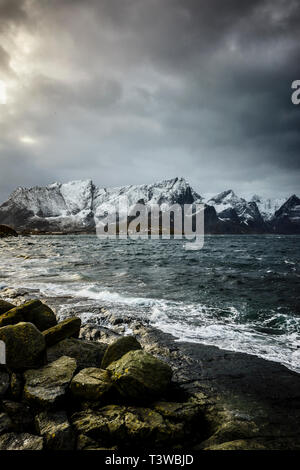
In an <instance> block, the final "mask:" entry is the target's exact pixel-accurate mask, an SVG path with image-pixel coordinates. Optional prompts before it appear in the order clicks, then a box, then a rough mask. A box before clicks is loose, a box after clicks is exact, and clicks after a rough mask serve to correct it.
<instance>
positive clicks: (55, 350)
mask: <svg viewBox="0 0 300 470" xmlns="http://www.w3.org/2000/svg"><path fill="white" fill-rule="evenodd" d="M106 348H107V345H106V344H104V343H96V342H95V343H93V342H91V341H84V340H81V339H76V338H67V339H64V340H62V341H60V342H59V343H57V344H54V345H53V346H51V347H49V348H48V349H47V361H48V362H52V361H55V360H56V359H58V358H59V357H61V356H69V357H73V358H74V359H76V362H77V368H78V371H79V370H82V369H86V368H87V367H100V364H101V361H102V358H103V355H104V353H105V351H106Z"/></svg>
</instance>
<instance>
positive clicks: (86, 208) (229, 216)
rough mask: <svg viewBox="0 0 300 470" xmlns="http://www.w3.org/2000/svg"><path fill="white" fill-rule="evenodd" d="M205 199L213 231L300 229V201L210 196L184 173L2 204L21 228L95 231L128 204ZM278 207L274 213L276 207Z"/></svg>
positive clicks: (36, 192) (40, 190) (84, 184)
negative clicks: (201, 192)
mask: <svg viewBox="0 0 300 470" xmlns="http://www.w3.org/2000/svg"><path fill="white" fill-rule="evenodd" d="M193 203H194V204H196V203H199V204H200V203H205V229H206V232H207V233H272V232H273V233H274V232H275V233H299V232H300V201H299V198H298V197H297V196H295V195H294V196H292V197H290V198H289V199H288V200H287V201H284V200H279V199H277V200H274V201H272V200H263V199H262V198H260V197H259V196H257V195H255V196H253V198H252V199H251V200H250V201H246V200H245V199H243V198H240V197H238V196H237V195H236V194H235V193H234V192H233V191H232V190H227V191H224V192H222V193H220V194H217V195H216V196H214V197H211V198H209V199H205V198H204V197H202V196H200V195H199V194H197V193H196V192H195V191H194V190H193V188H192V187H191V186H190V185H189V184H188V183H187V182H186V181H185V179H184V178H174V179H171V180H165V181H161V182H158V183H154V184H149V185H136V186H132V185H130V186H123V187H118V188H99V187H96V186H95V185H94V184H93V182H92V181H91V180H85V181H71V182H69V183H65V184H60V183H54V184H50V185H48V186H45V187H39V186H35V187H33V188H18V189H16V190H15V191H14V192H13V193H12V194H11V196H10V197H9V199H8V200H7V201H6V202H4V203H3V204H2V205H1V206H0V223H1V224H6V225H9V226H11V227H13V228H15V229H16V230H18V231H23V230H25V231H37V232H63V233H74V232H76V233H77V232H78V233H80V232H81V233H85V232H87V233H93V232H95V230H96V224H97V223H98V222H99V221H100V220H102V219H103V218H104V217H105V216H106V215H107V214H110V213H112V212H113V211H115V210H116V209H117V212H119V214H120V218H122V217H123V216H124V215H125V214H126V210H127V204H128V206H129V207H130V206H134V205H136V204H144V205H145V206H147V207H148V208H150V207H151V206H152V205H153V204H158V205H159V206H160V207H161V210H162V211H164V210H166V209H167V208H168V207H169V206H171V205H173V204H180V205H183V204H193ZM273 211H274V212H273Z"/></svg>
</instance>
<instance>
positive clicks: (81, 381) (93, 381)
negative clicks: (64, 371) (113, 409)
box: [70, 367, 112, 401]
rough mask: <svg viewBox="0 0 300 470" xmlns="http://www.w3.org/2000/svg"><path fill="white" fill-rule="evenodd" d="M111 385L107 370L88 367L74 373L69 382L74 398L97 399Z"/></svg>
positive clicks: (105, 392) (107, 390)
mask: <svg viewBox="0 0 300 470" xmlns="http://www.w3.org/2000/svg"><path fill="white" fill-rule="evenodd" d="M111 387H112V382H111V380H110V374H109V373H108V371H107V370H103V369H98V368H96V367H89V368H87V369H83V370H81V371H80V372H79V374H77V375H75V377H74V378H73V380H72V382H71V386H70V389H71V392H72V394H73V395H74V396H75V397H76V398H80V399H82V400H84V401H85V400H87V401H99V400H101V398H102V397H103V395H105V394H107V392H109V391H110V389H111Z"/></svg>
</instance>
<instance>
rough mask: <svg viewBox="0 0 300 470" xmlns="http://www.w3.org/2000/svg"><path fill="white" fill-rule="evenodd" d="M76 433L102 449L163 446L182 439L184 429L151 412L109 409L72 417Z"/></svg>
mask: <svg viewBox="0 0 300 470" xmlns="http://www.w3.org/2000/svg"><path fill="white" fill-rule="evenodd" d="M72 422H73V425H74V426H75V428H76V430H77V432H78V433H80V434H83V435H85V436H87V437H88V438H89V439H93V440H95V441H97V442H101V444H102V445H105V446H109V445H120V446H130V445H134V444H141V445H143V446H146V445H158V446H159V445H161V446H162V445H164V444H166V443H171V442H175V441H178V440H180V439H181V438H182V436H183V426H182V424H180V423H171V422H170V421H168V420H165V419H164V418H163V417H162V416H161V415H160V414H159V413H157V412H155V411H154V410H152V409H150V408H138V407H125V406H118V405H109V406H106V407H103V408H101V409H100V410H98V411H91V410H87V411H82V412H80V413H76V414H75V415H73V416H72Z"/></svg>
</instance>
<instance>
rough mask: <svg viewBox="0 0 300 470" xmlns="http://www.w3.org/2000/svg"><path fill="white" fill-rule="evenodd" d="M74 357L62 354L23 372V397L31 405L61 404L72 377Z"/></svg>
mask: <svg viewBox="0 0 300 470" xmlns="http://www.w3.org/2000/svg"><path fill="white" fill-rule="evenodd" d="M76 367H77V364H76V361H75V359H73V358H71V357H67V356H62V357H60V358H59V359H57V361H54V362H51V363H50V364H48V365H46V366H44V367H42V368H40V369H31V370H28V371H26V372H25V373H24V378H25V386H24V399H25V400H26V402H27V403H29V404H30V405H31V406H33V407H37V408H55V407H56V406H58V405H59V404H61V403H62V402H63V401H64V399H65V397H66V392H67V389H68V386H69V384H70V382H71V380H72V378H73V375H74V372H75V370H76Z"/></svg>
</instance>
